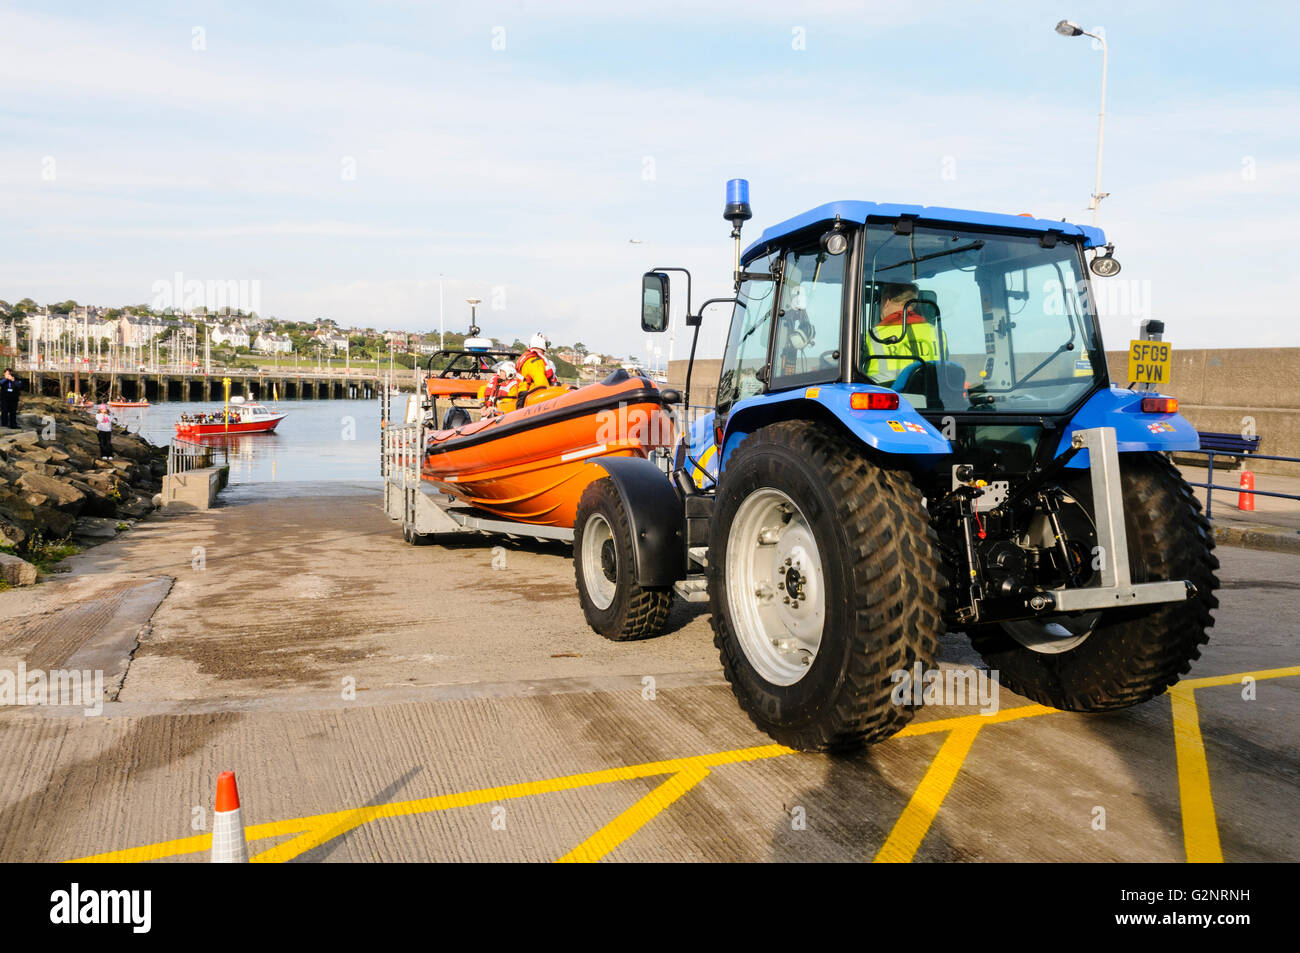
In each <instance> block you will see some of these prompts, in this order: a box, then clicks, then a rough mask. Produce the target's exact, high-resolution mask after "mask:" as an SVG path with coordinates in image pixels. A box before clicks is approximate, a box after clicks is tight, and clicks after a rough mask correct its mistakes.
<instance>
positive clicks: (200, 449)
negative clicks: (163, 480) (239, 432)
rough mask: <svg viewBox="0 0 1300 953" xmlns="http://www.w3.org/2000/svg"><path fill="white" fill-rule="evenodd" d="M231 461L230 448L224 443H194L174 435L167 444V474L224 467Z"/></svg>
mask: <svg viewBox="0 0 1300 953" xmlns="http://www.w3.org/2000/svg"><path fill="white" fill-rule="evenodd" d="M229 462H230V448H229V447H227V446H226V445H225V444H224V443H219V444H206V443H194V442H193V441H190V440H182V439H180V438H179V437H173V438H172V440H171V442H170V443H169V444H167V475H168V476H172V475H174V474H177V473H188V472H189V471H191V470H203V469H206V468H207V467H223V466H225V465H226V464H228V463H229Z"/></svg>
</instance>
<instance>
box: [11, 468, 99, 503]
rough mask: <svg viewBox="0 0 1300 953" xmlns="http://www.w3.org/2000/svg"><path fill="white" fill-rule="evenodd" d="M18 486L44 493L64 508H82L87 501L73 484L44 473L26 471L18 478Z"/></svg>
mask: <svg viewBox="0 0 1300 953" xmlns="http://www.w3.org/2000/svg"><path fill="white" fill-rule="evenodd" d="M18 486H20V487H21V488H22V489H24V490H28V491H30V492H32V493H44V494H45V495H46V496H48V497H50V498H51V499H53V500H55V501H56V502H57V505H58V506H60V507H63V508H65V509H66V508H74V509H75V508H80V507H81V505H82V504H83V503H85V501H86V495H85V494H84V493H82V492H81V491H80V490H78V489H77V488H76V487H75V486H73V485H72V484H70V483H68V482H66V481H64V480H59V479H56V478H54V477H51V476H46V475H45V474H43V473H24V474H23V475H22V476H21V477H19V478H18Z"/></svg>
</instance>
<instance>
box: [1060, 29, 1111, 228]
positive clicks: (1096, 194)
mask: <svg viewBox="0 0 1300 953" xmlns="http://www.w3.org/2000/svg"><path fill="white" fill-rule="evenodd" d="M1056 32H1057V33H1059V34H1061V36H1089V37H1092V38H1093V39H1094V40H1096V41H1097V42H1098V43H1100V44H1101V111H1100V112H1099V113H1098V116H1097V184H1096V185H1095V186H1094V187H1093V190H1092V202H1091V204H1089V206H1088V207H1089V208H1090V209H1092V224H1094V225H1096V224H1097V211H1098V206H1099V205H1101V200H1102V199H1104V198H1105V197H1106V196H1108V195H1110V193H1109V192H1103V191H1102V190H1101V147H1102V143H1103V142H1104V141H1105V138H1106V65H1107V60H1108V56H1109V52H1108V50H1107V48H1106V37H1105V36H1104V35H1101V34H1097V33H1089V32H1088V31H1087V30H1085V29H1083V28H1082V27H1080V26H1079V25H1078V24H1077V23H1071V22H1070V21H1069V20H1062V21H1061V22H1060V23H1058V24H1056Z"/></svg>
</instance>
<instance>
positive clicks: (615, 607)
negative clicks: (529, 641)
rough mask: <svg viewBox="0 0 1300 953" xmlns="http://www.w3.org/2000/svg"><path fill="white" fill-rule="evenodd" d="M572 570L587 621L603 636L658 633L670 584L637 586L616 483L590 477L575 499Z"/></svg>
mask: <svg viewBox="0 0 1300 953" xmlns="http://www.w3.org/2000/svg"><path fill="white" fill-rule="evenodd" d="M573 569H574V575H575V576H576V577H577V583H578V599H579V600H580V601H581V603H582V614H583V615H584V616H586V617H587V624H588V625H590V626H591V627H592V628H593V629H595V630H596V631H597V632H599V633H600V634H601V635H603V636H604V637H605V638H607V639H613V640H614V641H616V642H627V641H631V640H633V639H644V638H649V637H650V636H653V635H658V634H659V632H660V630H661V629H663V626H664V622H665V621H666V620H667V619H668V610H669V608H670V607H671V605H672V598H673V592H672V589H647V588H644V587H642V586H639V585H637V582H636V568H635V562H634V557H633V554H632V529H631V526H630V524H629V523H628V518H627V510H625V509H624V508H623V499H622V497H621V496H619V493H618V488H617V487H615V486H614V481H613V480H611V479H609V477H603V478H601V479H599V480H596V481H594V482H593V483H592V484H591V485H590V486H588V487H587V489H586V490H584V491H583V493H582V499H581V500H579V501H578V516H577V519H576V520H575V521H574V523H573Z"/></svg>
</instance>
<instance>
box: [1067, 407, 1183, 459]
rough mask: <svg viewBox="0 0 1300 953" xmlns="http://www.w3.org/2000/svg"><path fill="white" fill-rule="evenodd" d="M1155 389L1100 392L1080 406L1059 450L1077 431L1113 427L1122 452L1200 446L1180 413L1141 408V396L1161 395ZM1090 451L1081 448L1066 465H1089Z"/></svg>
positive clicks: (1118, 447)
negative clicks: (1153, 411)
mask: <svg viewBox="0 0 1300 953" xmlns="http://www.w3.org/2000/svg"><path fill="white" fill-rule="evenodd" d="M1162 396H1164V395H1162V394H1157V393H1154V392H1152V391H1134V390H1126V389H1125V388H1123V387H1111V388H1109V389H1107V390H1103V391H1098V392H1097V393H1096V394H1093V395H1092V397H1090V398H1089V399H1088V401H1087V402H1086V403H1085V404H1084V405H1083V406H1082V407H1080V408H1079V410H1078V411H1077V412H1076V413H1075V415H1074V417H1073V418H1072V419H1071V420H1070V422H1069V423H1068V424H1067V425H1066V426H1065V427H1064V429H1063V431H1062V433H1061V440H1060V443H1059V444H1058V445H1057V448H1056V453H1057V455H1058V456H1059V455H1060V454H1062V453H1064V452H1065V451H1066V450H1068V449H1069V447H1070V443H1071V441H1072V440H1073V439H1074V433H1075V431H1076V430H1089V429H1091V428H1093V427H1114V428H1115V440H1116V442H1117V444H1118V445H1117V447H1116V449H1117V450H1118V451H1119V452H1120V453H1133V452H1135V451H1140V450H1160V451H1168V450H1196V449H1197V448H1199V447H1200V445H1201V438H1200V437H1199V436H1197V433H1196V428H1195V427H1193V426H1192V425H1191V423H1190V422H1189V421H1188V420H1187V418H1185V417H1183V416H1182V415H1181V414H1148V413H1144V412H1143V411H1142V398H1144V397H1162ZM1088 465H1089V464H1088V451H1087V450H1082V451H1080V452H1079V453H1078V454H1076V455H1075V457H1074V459H1073V460H1071V461H1070V462H1069V463H1067V464H1066V466H1067V467H1070V468H1073V469H1083V468H1086V467H1087V466H1088Z"/></svg>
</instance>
